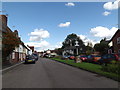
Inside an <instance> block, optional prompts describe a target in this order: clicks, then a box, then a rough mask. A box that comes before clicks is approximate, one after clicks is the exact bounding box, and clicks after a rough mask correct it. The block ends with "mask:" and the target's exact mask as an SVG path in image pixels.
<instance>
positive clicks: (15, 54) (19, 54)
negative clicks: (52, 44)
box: [0, 15, 31, 64]
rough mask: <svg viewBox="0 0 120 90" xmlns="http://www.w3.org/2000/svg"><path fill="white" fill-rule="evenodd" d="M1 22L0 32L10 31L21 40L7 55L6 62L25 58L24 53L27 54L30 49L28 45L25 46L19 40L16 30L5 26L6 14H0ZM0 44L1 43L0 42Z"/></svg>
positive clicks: (14, 61) (15, 61)
mask: <svg viewBox="0 0 120 90" xmlns="http://www.w3.org/2000/svg"><path fill="white" fill-rule="evenodd" d="M1 24H2V26H1V27H2V28H0V32H1V33H8V32H11V33H13V34H14V35H15V37H16V38H18V40H19V41H20V42H21V43H20V44H19V45H18V46H17V47H15V49H14V50H13V51H12V53H11V54H10V55H9V56H8V57H7V60H6V61H7V63H8V62H9V63H11V64H14V63H17V62H20V61H23V60H25V58H26V55H28V54H29V51H31V49H30V48H29V47H27V46H25V45H24V43H23V42H22V41H21V39H20V37H19V35H18V31H17V30H15V31H14V32H13V31H12V30H11V29H10V28H9V27H8V26H7V16H6V15H0V25H1ZM0 38H3V36H1V37H0ZM0 44H2V42H1V43H0ZM2 47H3V48H4V45H3V44H2ZM6 61H5V63H6Z"/></svg>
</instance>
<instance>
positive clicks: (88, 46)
mask: <svg viewBox="0 0 120 90" xmlns="http://www.w3.org/2000/svg"><path fill="white" fill-rule="evenodd" d="M92 53H93V48H92V43H91V42H88V43H87V46H86V54H87V55H90V54H92Z"/></svg>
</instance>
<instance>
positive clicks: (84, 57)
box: [80, 55, 88, 62]
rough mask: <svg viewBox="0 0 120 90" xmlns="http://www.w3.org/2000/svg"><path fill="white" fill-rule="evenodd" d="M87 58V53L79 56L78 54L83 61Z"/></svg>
mask: <svg viewBox="0 0 120 90" xmlns="http://www.w3.org/2000/svg"><path fill="white" fill-rule="evenodd" d="M87 58H88V56H87V55H81V56H80V59H81V60H82V61H83V62H85V61H87Z"/></svg>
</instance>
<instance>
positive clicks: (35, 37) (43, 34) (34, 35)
mask: <svg viewBox="0 0 120 90" xmlns="http://www.w3.org/2000/svg"><path fill="white" fill-rule="evenodd" d="M28 35H29V36H30V39H29V40H30V41H40V40H42V39H43V38H48V37H49V36H50V34H49V32H48V31H47V30H44V29H35V30H34V32H31V33H30V34H28Z"/></svg>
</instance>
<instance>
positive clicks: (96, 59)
mask: <svg viewBox="0 0 120 90" xmlns="http://www.w3.org/2000/svg"><path fill="white" fill-rule="evenodd" d="M100 59H101V56H100V55H94V56H93V62H95V63H97V62H98V60H100Z"/></svg>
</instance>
